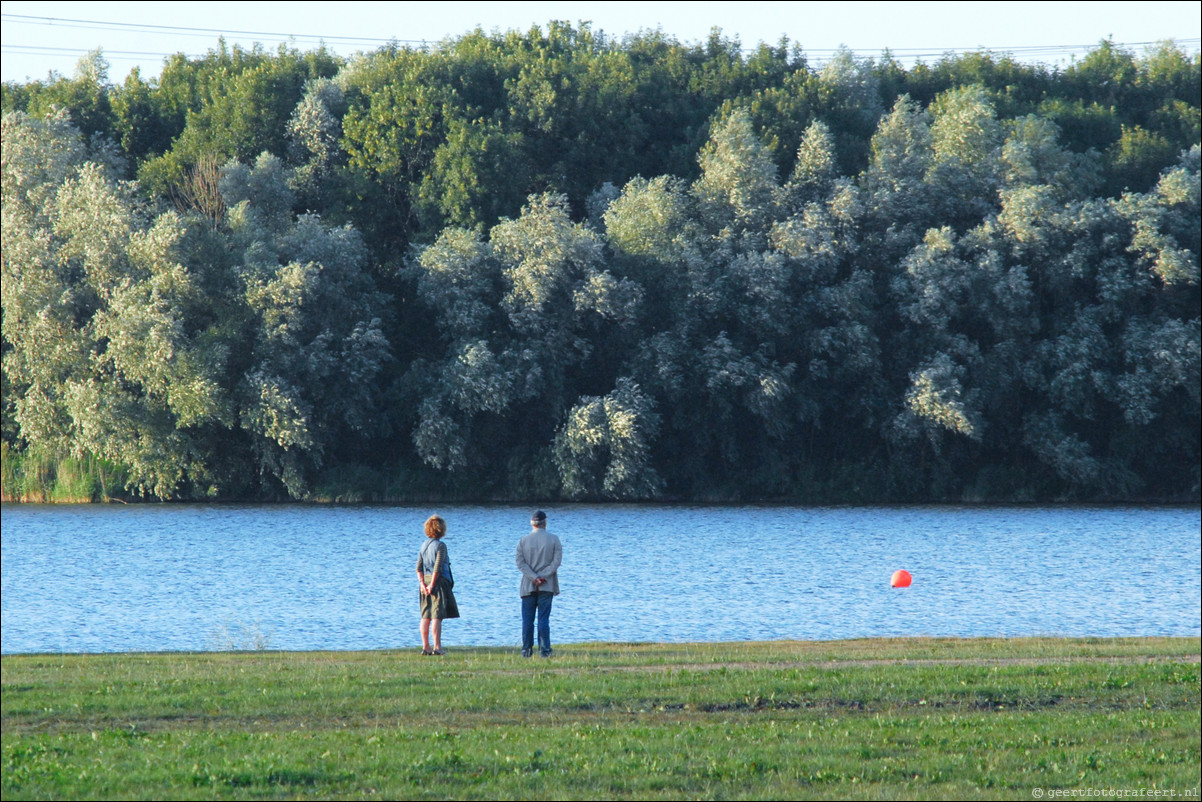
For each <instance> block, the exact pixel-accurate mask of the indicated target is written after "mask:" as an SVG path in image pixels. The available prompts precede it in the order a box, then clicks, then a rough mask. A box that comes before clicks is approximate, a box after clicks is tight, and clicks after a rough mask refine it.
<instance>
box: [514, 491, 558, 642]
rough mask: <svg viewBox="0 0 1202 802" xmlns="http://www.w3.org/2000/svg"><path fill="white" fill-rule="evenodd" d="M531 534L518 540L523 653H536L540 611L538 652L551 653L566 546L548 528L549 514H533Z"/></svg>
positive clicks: (531, 517)
mask: <svg viewBox="0 0 1202 802" xmlns="http://www.w3.org/2000/svg"><path fill="white" fill-rule="evenodd" d="M530 526H531V527H532V528H531V530H530V534H528V535H526V536H525V537H523V538H522V539H521V540H519V541H518V549H517V565H518V570H519V571H521V572H522V590H521V594H522V657H529V656H530V655H532V654H533V653H534V616H535V613H536V612H537V613H538V653H539V655H540V656H542V657H550V656H551V624H550V622H549V621H548V619H549V618H550V616H551V600H552V599H554V598H555V597H556V596H558V595H559V576H558V574H557V572H558V571H559V563H560V561H561V560H562V559H563V546H562V545H561V544H560V542H559V538H557V537H556V536H555V535H553V534H551V533H550V532H548V531H547V514H546V513H545V512H543V511H542V510H539V511H538V512H536V513H534V515H532V516H530Z"/></svg>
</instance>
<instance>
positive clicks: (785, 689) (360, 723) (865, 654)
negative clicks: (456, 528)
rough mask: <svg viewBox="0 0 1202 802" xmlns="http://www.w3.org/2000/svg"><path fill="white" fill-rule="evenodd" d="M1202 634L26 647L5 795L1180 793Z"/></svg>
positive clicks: (10, 708)
mask: <svg viewBox="0 0 1202 802" xmlns="http://www.w3.org/2000/svg"><path fill="white" fill-rule="evenodd" d="M1199 651H1200V649H1199V639H1197V638H1134V639H1086V640H1065V639H1058V638H1038V639H1017V640H976V639H974V640H933V639H898V640H864V641H837V642H768V643H741V644H681V645H665V644H640V645H627V644H587V645H565V646H562V647H560V648H559V649H558V650H557V652H556V657H555V658H553V659H551V660H538V659H534V660H522V659H521V658H520V657H518V656H517V655H516V654H515V653H514V652H513V651H512V650H501V649H487V648H472V649H467V648H465V649H453V650H452V651H451V652H450V653H449V654H448V655H447V656H445V657H442V658H429V657H426V658H423V657H420V656H419V655H418V654H417V652H416V650H413V651H405V652H383V651H381V652H339V653H330V652H288V653H284V652H233V653H224V652H218V653H204V654H199V653H197V654H118V655H38V656H33V655H21V656H5V657H4V658H3V660H2V664H3V728H2V730H3V739H2V741H3V756H4V764H3V787H2V791H3V798H4V799H6V800H7V799H210V798H215V799H293V798H300V799H306V798H356V799H357V798H380V799H414V798H417V799H425V798H429V799H660V798H664V799H682V798H684V799H815V798H818V799H821V798H833V799H846V798H868V799H876V798H880V799H905V798H916V799H932V798H940V799H942V798H955V799H976V798H987V799H994V798H999V799H1040V798H1045V799H1054V798H1069V796H1070V794H1072V795H1075V798H1091V797H1092V798H1099V799H1105V798H1124V794H1126V797H1125V798H1145V799H1146V798H1161V799H1196V798H1197V797H1198V790H1199V782H1200V766H1202V760H1200V735H1199V729H1200V724H1202V722H1200V705H1202V702H1200V678H1199Z"/></svg>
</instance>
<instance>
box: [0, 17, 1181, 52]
mask: <svg viewBox="0 0 1202 802" xmlns="http://www.w3.org/2000/svg"><path fill="white" fill-rule="evenodd" d="M0 17H2V18H3V19H4V20H8V21H12V22H17V23H20V24H25V25H32V24H40V25H46V26H51V27H63V28H81V29H86V30H112V31H128V32H136V33H143V34H159V35H172V36H193V37H212V36H214V35H217V36H222V37H225V36H231V37H251V38H253V37H263V38H269V39H275V40H292V41H305V42H313V43H321V44H326V45H331V46H332V45H338V44H342V45H355V44H361V45H374V46H385V45H418V46H421V47H429V46H430V44H431V41H430V40H426V39H397V38H395V37H394V38H387V39H386V38H381V37H368V36H325V35H318V34H298V33H287V32H277V31H243V30H236V29H230V28H200V27H189V26H180V25H154V24H150V23H131V22H111V21H106V20H86V19H72V18H66V17H43V16H32V15H26V14H3V15H0ZM1172 41H1174V43H1175V44H1176V45H1177V46H1178V47H1182V48H1190V47H1192V48H1193V49H1195V50H1197V49H1198V47H1199V44H1200V43H1202V39H1199V38H1197V37H1194V38H1187V39H1174V40H1172ZM1159 43H1160V42H1158V41H1150V42H1122V43H1115V46H1116V47H1120V48H1125V49H1131V48H1138V47H1152V46H1155V45H1157V44H1159ZM1096 47H1097V43H1096V42H1095V43H1092V44H1081V45H1069V44H1061V45H1019V46H1014V47H984V46H975V47H943V48H940V47H911V48H884V49H882V50H881V51H880V53H881V54H882V55H884V54H885V53H887V54H888V55H889V56H891V57H893V58H895V59H897V60H899V61H906V62H915V61H918V60H920V59H926V58H942V57H944V56H946V55H948V54H953V53H991V54H996V55H1004V56H1011V57H1014V58H1019V59H1040V58H1043V59H1048V58H1050V59H1052V60H1056V59H1059V58H1068V57H1071V56H1075V55H1077V54H1081V53H1087V52H1089V51H1091V50H1093V49H1094V48H1096ZM741 49H742V50H743V51H744V52H754V51H755V50H757V49H758V47H743V48H741ZM0 50H2V51H4V52H10V53H21V54H27V55H63V56H70V55H75V56H83V55H86V54H87V53H89V52H91V50H89V49H87V48H65V47H51V46H44V47H43V46H38V45H8V44H0ZM844 50H845V49H844V48H812V49H805V48H803V49H802V52H803V53H804V54H805V55H806V56H807V57H808V58H810V59H811V60H813V61H815V62H816V63H818V64H822V63H824V62H826V61H829V60H830V59H831V58H833V57H835V56H836V55H837V54H838V53H840V52H842V51H844ZM102 52H103V53H104V55H105V56H111V57H114V58H117V59H121V60H134V59H137V58H145V57H159V58H168V57H170V56H172V55H176V53H178V52H179V51H172V52H163V51H132V50H113V51H108V50H103V49H102ZM851 52H853V53H854V52H855V51H854V50H852V51H851Z"/></svg>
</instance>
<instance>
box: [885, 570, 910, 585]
mask: <svg viewBox="0 0 1202 802" xmlns="http://www.w3.org/2000/svg"><path fill="white" fill-rule="evenodd" d="M910 580H911V577H910V572H909V571H901V570H898V571H894V572H893V576H892V577H891V578H890V579H889V587H891V588H908V587H910Z"/></svg>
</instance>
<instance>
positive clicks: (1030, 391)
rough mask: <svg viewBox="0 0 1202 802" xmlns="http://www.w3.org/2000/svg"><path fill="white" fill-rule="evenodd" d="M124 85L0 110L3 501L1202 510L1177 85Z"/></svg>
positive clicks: (1073, 76)
mask: <svg viewBox="0 0 1202 802" xmlns="http://www.w3.org/2000/svg"><path fill="white" fill-rule="evenodd" d="M106 69H107V67H106V65H105V63H104V61H103V59H102V58H101V57H100V55H99V54H94V55H92V56H90V57H89V58H88V59H85V60H84V61H83V62H81V65H80V68H79V70H78V72H77V74H76V76H75V77H74V78H73V79H65V78H62V77H59V76H50V77H49V78H48V79H47V80H46V81H40V82H31V83H28V84H24V85H17V84H7V85H5V87H4V95H3V104H4V110H5V119H4V126H5V127H4V256H3V260H4V287H3V303H4V309H3V314H4V325H3V333H4V341H3V359H4V376H3V404H2V407H3V429H2V434H3V439H4V442H5V443H6V444H7V445H8V447H9V449H10V454H11V457H12V460H11V462H12V464H14V465H16V464H25V463H24V462H21V461H22V460H26V459H27V460H28V464H29V465H31V466H35V467H34V468H32V469H31V471H30V472H29V473H28V475H29V476H32V477H35V478H33V479H28V478H20V477H18V475H17V474H16V473H13V474H12V475H11V476H9V475H8V474H6V478H5V487H6V491H5V492H9V491H8V489H7V488H9V487H13V488H16V487H18V485H21V484H22V483H23V482H24V483H27V484H28V485H29V487H31V488H34V489H33V490H30V491H28V492H26V491H21V492H20V493H17V491H15V490H14V491H12V492H13V494H14V496H15V495H35V494H40V495H42V496H46V497H49V496H50V495H53V493H54V492H61V493H63V494H65V495H66V496H72V497H74V496H83V495H87V494H88V492H89V491H88V490H87V489H86V484H87V482H86V480H85V479H84V478H82V477H84V476H85V475H86V474H87V471H86V470H83V469H82V468H80V469H78V470H77V469H76V468H75V467H73V466H77V465H79V466H82V465H85V464H86V461H87V460H91V459H95V460H102V461H106V463H105V464H113V465H121V466H123V470H128V473H122V474H121V476H122V477H123V481H125V482H126V483H127V485H128V488H129V490H130V491H131V492H134V493H140V494H145V495H154V496H160V497H173V498H175V497H184V498H195V497H228V498H235V497H248V496H251V497H259V498H262V497H266V498H276V497H293V498H314V499H325V500H343V501H350V500H387V499H390V498H404V499H414V498H468V499H480V498H507V499H510V498H512V499H517V498H534V497H537V498H550V497H557V496H558V497H590V498H622V499H641V498H649V497H653V496H659V497H665V498H669V499H674V498H687V499H698V498H699V499H729V500H734V499H740V500H742V499H784V500H805V501H813V502H821V501H823V500H850V501H888V500H906V501H911V500H914V501H917V500H955V499H980V498H989V499H994V500H1006V499H1022V500H1032V499H1115V498H1123V499H1133V498H1145V499H1176V500H1181V499H1191V500H1196V499H1197V498H1198V495H1199V492H1202V485H1200V483H1199V480H1198V476H1199V464H1200V463H1202V459H1200V452H1202V444H1200V441H1199V429H1200V426H1199V406H1200V405H1199V392H1198V386H1199V383H1200V382H1199V362H1200V361H1202V360H1200V357H1199V350H1200V345H1199V341H1200V340H1202V336H1200V334H1199V330H1200V327H1202V322H1200V321H1202V310H1200V308H1199V295H1198V282H1199V252H1200V251H1202V242H1200V240H1202V230H1200V228H1202V226H1200V224H1199V220H1200V219H1202V207H1200V202H1199V194H1200V193H1199V161H1200V158H1199V136H1200V132H1202V124H1200V123H1199V114H1198V108H1199V105H1202V98H1200V95H1202V62H1200V61H1199V58H1198V57H1197V56H1196V55H1195V56H1190V55H1187V54H1186V53H1185V52H1184V51H1182V50H1180V49H1179V48H1177V47H1175V46H1173V45H1172V44H1163V45H1158V46H1156V47H1155V48H1152V49H1150V50H1149V51H1148V52H1147V53H1146V54H1143V55H1142V56H1141V55H1136V54H1133V53H1128V52H1124V51H1122V50H1121V49H1120V48H1118V47H1116V46H1115V45H1113V44H1112V43H1109V42H1103V43H1101V44H1100V45H1099V46H1098V48H1097V49H1096V50H1095V51H1094V52H1092V53H1090V54H1089V55H1088V56H1087V57H1086V58H1084V59H1082V60H1081V61H1080V62H1078V63H1076V64H1074V65H1073V66H1071V67H1070V68H1069V69H1067V70H1063V71H1050V70H1048V69H1047V68H1045V67H1041V66H1039V65H1024V64H1020V63H1018V62H1016V61H1014V60H1013V59H1011V58H1009V57H1006V56H1001V55H998V54H991V53H973V54H967V55H962V56H951V55H949V56H945V57H943V58H941V59H940V60H939V61H937V62H936V63H934V64H931V65H924V64H920V65H917V66H915V67H913V68H909V69H905V68H903V67H902V66H901V65H900V64H899V63H898V62H896V61H895V60H894V59H893V58H892V57H891V56H890V55H889V54H888V53H885V54H884V55H883V56H882V58H881V59H880V60H879V61H873V60H865V59H859V58H857V57H855V56H854V55H853V54H852V53H850V52H849V51H846V50H844V51H841V52H839V53H837V54H836V56H835V57H834V58H833V59H831V60H830V61H829V62H828V63H827V64H826V65H825V66H824V67H823V68H822V69H821V70H814V69H811V68H810V67H809V66H808V64H807V62H806V60H805V58H804V56H803V54H802V53H801V51H800V50H799V49H798V48H796V47H792V48H790V47H789V45H788V43H787V42H781V43H780V44H779V45H778V46H775V47H771V46H760V47H759V48H758V49H756V50H754V51H752V52H749V53H746V54H745V53H744V52H743V50H742V48H741V47H740V45H739V43H738V42H737V41H732V40H730V39H727V38H725V37H723V36H722V35H721V33H720V32H719V31H715V32H714V33H713V35H712V36H710V37H709V38H708V39H707V40H706V41H705V42H703V43H700V44H697V45H682V44H681V43H679V42H677V41H675V40H674V39H672V38H670V37H668V36H666V35H664V34H663V33H662V32H643V33H640V34H637V35H632V36H627V37H625V38H623V39H621V40H620V41H619V40H616V39H613V38H610V37H608V36H606V35H604V34H602V33H600V32H596V31H594V30H592V29H591V28H590V27H589V26H588V25H581V26H578V27H574V26H572V25H569V24H566V23H560V22H554V23H551V24H549V25H547V26H545V27H534V28H531V29H530V30H528V31H509V32H504V33H501V32H494V33H486V32H484V31H480V30H476V31H473V32H471V33H468V34H466V35H464V36H462V37H459V38H457V39H452V40H448V41H446V42H442V43H439V44H438V45H435V46H431V47H429V48H426V49H421V50H418V49H412V48H400V47H397V46H388V47H384V48H380V49H379V50H377V51H375V52H371V53H366V54H362V55H359V56H356V57H355V58H353V59H351V60H350V61H348V62H343V61H342V60H340V59H337V58H335V57H333V56H332V55H331V54H329V53H327V52H326V51H324V50H317V51H313V52H310V53H301V52H298V51H295V50H293V49H290V48H287V47H285V48H281V49H279V50H278V51H276V52H267V51H264V50H263V49H261V48H257V47H256V48H252V49H243V48H239V47H233V48H230V47H227V46H226V45H225V44H224V43H220V44H219V46H218V47H217V48H216V49H214V50H212V51H210V52H209V53H208V54H206V55H205V56H203V57H201V58H199V59H188V58H186V57H184V56H182V55H179V56H175V57H172V58H171V59H169V61H168V63H167V64H166V65H165V68H164V70H163V72H162V75H161V76H160V77H159V78H158V79H156V80H152V81H143V80H142V79H141V77H140V76H139V75H138V74H137V73H134V74H131V75H130V76H129V77H128V78H127V79H126V80H125V82H124V83H123V84H122V85H121V86H119V87H117V86H113V85H110V84H109V83H108V82H107V80H108V79H107V77H106ZM134 174H136V175H137V176H138V181H137V183H135V184H126V183H122V182H121V180H120V179H121V178H123V177H127V176H129V175H134ZM31 455H37V456H31ZM6 459H8V457H6ZM39 465H45V466H58V467H61V468H62V471H61V473H62V476H63V480H62V481H61V483H60V484H61V486H62V488H63V489H62V490H61V491H55V490H54V488H55V487H56V486H57V485H56V482H58V479H57V476H58V473H57V470H58V467H55V468H54V470H50V469H49V468H47V470H45V471H44V470H42V468H40V467H36V466H39ZM21 476H25V474H22V475H21ZM71 476H79V477H81V478H80V479H79V480H78V482H75V481H73V480H72V481H69V480H68V477H71ZM22 486H23V485H22ZM91 493H92V495H93V496H95V495H96V492H95V491H91ZM103 494H111V493H109V491H107V490H106V491H104V492H103V493H102V495H103Z"/></svg>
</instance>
